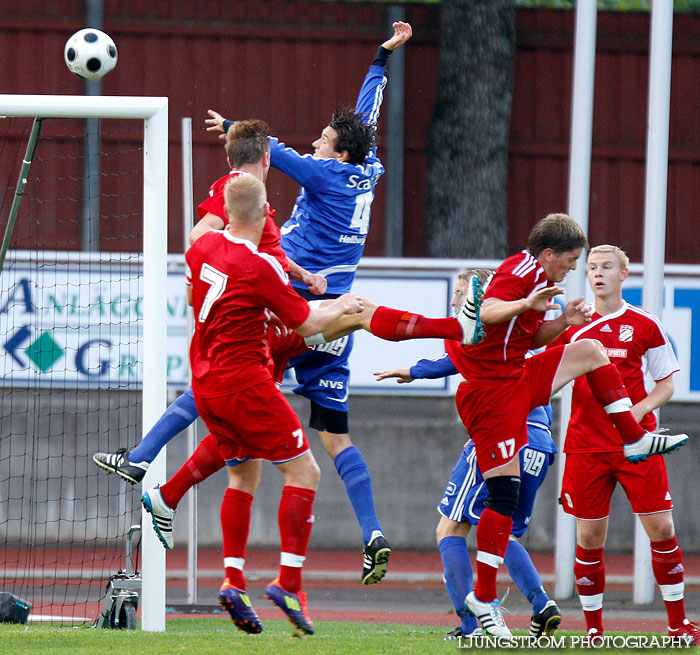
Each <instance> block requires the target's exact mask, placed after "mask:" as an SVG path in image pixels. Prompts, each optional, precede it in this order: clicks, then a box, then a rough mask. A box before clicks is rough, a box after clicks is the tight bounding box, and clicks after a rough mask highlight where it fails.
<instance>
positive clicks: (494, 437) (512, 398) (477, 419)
mask: <svg viewBox="0 0 700 655" xmlns="http://www.w3.org/2000/svg"><path fill="white" fill-rule="evenodd" d="M563 354H564V346H558V347H556V348H552V349H551V350H545V351H544V352H542V353H539V354H538V355H535V356H533V357H530V358H529V359H527V360H525V369H524V370H523V373H522V375H521V376H520V377H519V378H516V379H513V380H498V381H494V380H489V381H486V382H464V383H462V384H460V385H459V389H458V390H457V396H456V398H455V402H456V403H457V411H458V412H459V415H460V417H461V419H462V421H463V423H464V425H465V427H466V428H467V432H468V433H469V436H470V437H471V438H472V441H474V449H475V450H476V461H477V462H478V464H479V468H480V469H481V472H482V473H486V472H487V471H491V470H492V469H495V468H498V467H500V466H504V465H505V464H507V463H508V462H510V460H511V459H513V457H516V456H517V454H518V453H519V452H520V450H521V449H522V448H524V447H525V446H527V415H528V414H529V413H530V411H531V410H532V409H534V408H535V407H539V406H540V405H546V404H547V403H549V399H550V397H551V395H552V384H553V383H554V378H555V376H556V374H557V371H558V370H559V364H560V363H561V358H562V356H563Z"/></svg>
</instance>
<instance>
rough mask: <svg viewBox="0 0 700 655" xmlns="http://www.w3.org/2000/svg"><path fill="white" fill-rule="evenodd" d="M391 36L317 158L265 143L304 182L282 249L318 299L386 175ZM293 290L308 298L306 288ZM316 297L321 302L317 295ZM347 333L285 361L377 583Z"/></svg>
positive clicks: (360, 233)
mask: <svg viewBox="0 0 700 655" xmlns="http://www.w3.org/2000/svg"><path fill="white" fill-rule="evenodd" d="M393 28H394V34H393V35H392V37H391V38H390V39H388V40H387V41H385V42H384V43H382V45H381V46H379V48H378V50H377V53H376V55H375V57H374V60H373V62H372V65H371V66H370V68H369V71H368V73H367V75H366V77H365V80H364V83H363V85H362V88H361V89H360V93H359V95H358V98H357V103H356V105H355V108H354V109H349V108H346V109H341V110H338V111H337V112H336V113H335V114H334V115H333V116H332V118H331V121H330V123H329V124H328V125H327V126H326V127H324V128H323V130H322V132H321V135H320V137H319V138H318V139H317V140H316V141H314V143H313V144H312V145H313V148H314V152H313V154H306V155H301V154H299V153H298V152H296V151H295V150H294V149H292V148H288V147H286V146H285V145H284V144H283V143H281V142H279V141H278V140H277V139H276V138H274V137H270V155H271V165H272V166H273V167H274V168H277V169H279V170H280V171H282V172H283V173H286V174H287V175H288V176H289V177H291V178H292V179H293V180H295V181H296V182H298V183H299V184H300V185H301V190H300V194H299V196H298V198H297V201H296V204H295V205H294V209H293V210H292V215H291V217H290V218H289V220H288V221H287V222H286V223H284V225H283V226H282V248H283V249H284V251H285V253H286V254H287V255H288V256H289V257H290V258H291V259H293V260H294V261H295V262H297V264H299V265H300V266H302V267H303V268H305V269H306V270H308V271H309V272H311V273H313V274H316V275H322V276H324V277H325V278H326V279H327V280H328V288H327V291H326V294H325V295H324V296H322V297H323V298H335V297H337V296H338V295H340V294H343V293H345V292H346V291H349V290H350V288H351V286H352V283H353V280H354V278H355V271H356V269H357V265H358V263H359V261H360V258H361V257H362V252H363V250H364V245H365V240H366V238H367V233H368V231H369V223H370V210H371V205H372V200H373V198H374V188H375V186H376V184H377V182H378V180H379V178H380V177H381V175H382V174H383V173H384V167H383V166H382V164H381V162H380V161H379V159H378V158H377V155H376V151H375V133H376V122H377V118H378V117H379V109H380V107H381V103H382V97H383V91H384V87H385V86H386V77H385V76H384V72H385V68H386V65H387V61H388V59H389V56H390V55H391V53H392V51H394V50H396V49H398V48H399V47H401V46H402V45H403V44H404V43H406V41H408V39H410V38H411V36H412V30H411V26H410V25H409V24H408V23H404V22H396V23H394V25H393ZM209 115H210V117H211V118H210V119H209V120H208V121H207V123H208V125H209V127H208V129H209V130H211V131H221V132H224V134H225V133H226V130H227V129H228V127H229V126H230V124H231V122H230V121H226V120H225V119H224V118H223V117H222V116H221V114H218V113H217V112H214V111H212V110H209ZM292 284H294V286H295V287H296V289H297V291H298V293H299V294H300V295H301V296H303V297H305V298H311V296H309V294H308V292H307V291H306V290H305V289H304V288H303V286H302V285H297V284H295V283H294V282H293V283H292ZM315 298H318V296H316V297H315ZM352 346H353V335H352V334H350V335H347V336H345V337H342V339H339V340H337V341H336V342H334V343H320V344H319V346H318V347H317V348H315V349H313V350H310V351H308V352H306V353H304V354H302V355H299V356H297V357H295V358H293V359H292V360H291V362H290V364H291V366H293V367H294V370H295V373H296V378H297V382H298V386H297V387H295V389H294V392H295V393H297V394H300V395H302V396H305V397H306V398H308V399H309V400H310V401H311V418H310V420H309V425H310V427H312V428H315V429H316V430H318V432H319V435H320V437H321V441H322V442H323V445H324V447H325V449H326V451H327V452H328V454H329V455H330V456H331V457H332V458H333V462H334V464H335V467H336V470H337V471H338V474H339V475H340V477H341V479H342V480H343V483H344V484H345V489H346V492H347V495H348V498H349V499H350V503H351V504H352V507H353V510H354V511H355V515H356V516H357V520H358V522H359V524H360V527H361V530H362V540H363V542H364V545H365V547H364V553H363V555H364V558H363V571H362V582H363V583H364V584H372V583H375V582H378V581H379V580H381V579H382V578H383V577H384V575H385V573H386V569H387V562H388V559H389V555H390V554H391V548H390V546H389V543H388V542H387V540H386V538H385V537H384V534H383V531H382V528H381V525H380V523H379V520H378V518H377V514H376V511H375V508H374V499H373V495H372V482H371V477H370V473H369V470H368V468H367V464H366V463H365V460H364V458H363V457H362V453H361V452H360V451H359V450H358V448H357V447H356V446H354V445H353V443H352V440H351V439H350V434H349V428H348V381H349V377H350V369H349V367H348V358H349V356H350V353H351V351H352Z"/></svg>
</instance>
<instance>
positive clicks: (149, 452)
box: [128, 387, 199, 464]
mask: <svg viewBox="0 0 700 655" xmlns="http://www.w3.org/2000/svg"><path fill="white" fill-rule="evenodd" d="M198 416H199V413H198V412H197V406H196V405H195V404H194V394H193V393H192V387H190V388H189V389H188V390H187V391H185V393H183V394H182V395H181V396H180V397H179V398H178V399H177V400H176V401H175V402H174V403H173V404H172V405H170V407H168V409H166V410H165V414H163V416H161V417H160V418H159V419H158V420H157V421H156V424H155V425H154V426H153V427H152V428H151V429H150V430H149V431H148V434H147V435H146V436H145V437H144V438H143V440H142V441H141V443H140V444H139V445H138V446H136V448H134V449H133V450H132V451H131V452H130V453H129V456H128V459H129V461H130V462H135V463H138V462H148V463H149V464H150V463H151V462H152V461H153V460H154V459H155V458H156V455H157V454H158V453H159V452H160V451H161V450H162V449H163V446H165V444H166V443H168V441H170V440H171V439H172V438H173V437H174V436H176V435H178V434H180V432H182V431H183V430H184V429H185V428H186V427H188V426H189V425H191V424H192V423H194V422H195V421H196V420H197V417H198Z"/></svg>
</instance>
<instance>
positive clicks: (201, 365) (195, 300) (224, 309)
mask: <svg viewBox="0 0 700 655" xmlns="http://www.w3.org/2000/svg"><path fill="white" fill-rule="evenodd" d="M185 260H186V261H187V283H188V284H190V285H191V286H192V306H193V310H194V317H195V332H194V335H193V336H192V344H191V346H190V364H191V368H192V388H193V390H194V392H195V394H197V395H199V396H202V397H213V396H218V395H223V394H228V393H231V392H233V391H237V390H240V389H246V388H248V387H252V386H254V385H256V384H258V383H260V382H262V381H264V380H269V379H270V378H271V374H270V369H269V366H268V361H269V346H268V342H267V339H266V331H267V319H268V318H269V314H268V312H267V308H269V309H270V310H271V311H273V312H274V313H275V314H276V315H277V316H278V317H279V318H280V320H281V321H282V322H283V323H284V324H285V325H286V326H287V327H289V328H290V329H294V328H296V327H299V325H301V324H302V323H303V322H304V321H305V320H306V319H307V318H308V316H309V311H310V309H309V304H308V303H307V302H306V300H304V299H303V298H301V296H299V295H298V294H297V293H296V292H295V291H294V289H293V288H292V287H291V285H290V284H289V278H288V277H287V274H286V273H285V272H284V271H283V270H282V267H281V266H280V263H279V262H278V261H277V260H276V259H275V258H274V257H272V256H270V255H268V254H267V253H264V252H260V251H258V249H257V248H256V247H255V245H254V244H253V243H251V242H250V241H248V240H246V239H238V238H236V237H234V236H232V235H231V234H230V232H229V231H228V230H223V231H216V230H215V231H211V232H207V233H206V234H204V235H203V236H202V237H200V238H199V239H198V240H197V241H196V242H195V244H194V245H193V246H192V247H191V248H190V249H189V250H188V251H187V253H186V255H185Z"/></svg>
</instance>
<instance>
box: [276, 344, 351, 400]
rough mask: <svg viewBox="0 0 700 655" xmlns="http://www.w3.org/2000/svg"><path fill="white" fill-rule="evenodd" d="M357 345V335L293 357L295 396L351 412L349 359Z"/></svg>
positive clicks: (290, 361)
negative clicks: (349, 400)
mask: <svg viewBox="0 0 700 655" xmlns="http://www.w3.org/2000/svg"><path fill="white" fill-rule="evenodd" d="M354 343H355V335H354V334H348V335H347V336H345V337H341V338H340V339H336V340H335V341H331V342H330V343H324V344H320V345H318V346H314V347H313V348H312V349H310V350H307V351H306V352H304V353H302V354H301V355H297V356H296V357H292V358H291V359H290V360H289V365H290V366H293V367H294V373H295V375H296V378H297V382H298V385H297V386H296V387H294V389H293V391H294V393H296V394H298V395H300V396H304V397H305V398H308V399H309V400H312V401H313V402H315V403H316V404H317V405H320V406H321V407H325V408H326V409H332V410H335V411H339V412H345V413H347V411H348V384H349V382H350V368H349V367H348V358H349V357H350V353H351V352H352V346H353V344H354Z"/></svg>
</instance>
